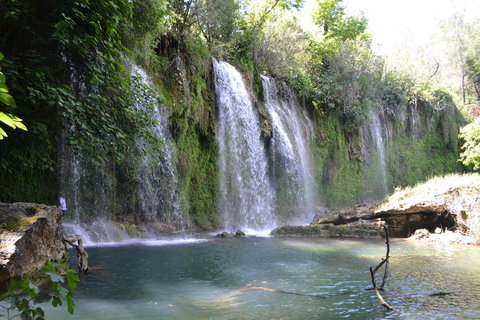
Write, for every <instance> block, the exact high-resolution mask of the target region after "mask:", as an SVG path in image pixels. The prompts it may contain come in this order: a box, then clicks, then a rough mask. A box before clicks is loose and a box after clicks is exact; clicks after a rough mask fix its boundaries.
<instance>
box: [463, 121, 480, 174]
mask: <svg viewBox="0 0 480 320" xmlns="http://www.w3.org/2000/svg"><path fill="white" fill-rule="evenodd" d="M460 138H461V139H463V140H464V141H465V142H464V144H463V146H462V150H463V152H462V153H461V154H460V161H461V162H462V163H463V164H464V165H465V166H470V165H471V166H473V169H474V170H478V169H480V117H478V118H477V119H476V120H475V121H474V122H472V123H470V124H468V125H466V126H465V127H463V128H462V129H461V131H460Z"/></svg>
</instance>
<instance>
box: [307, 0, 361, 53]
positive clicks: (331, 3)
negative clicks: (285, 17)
mask: <svg viewBox="0 0 480 320" xmlns="http://www.w3.org/2000/svg"><path fill="white" fill-rule="evenodd" d="M342 1H343V0H317V3H318V9H317V11H315V12H314V13H313V20H314V22H315V24H316V25H317V26H318V27H320V28H321V29H322V30H323V34H322V36H323V39H321V40H320V43H319V45H318V48H319V49H320V54H321V55H322V56H324V57H327V58H328V56H331V55H333V54H335V52H336V51H337V50H338V48H339V46H340V45H341V43H343V42H345V41H347V40H354V41H355V40H356V39H357V38H360V39H361V40H362V41H364V42H366V41H368V40H369V39H370V36H369V35H368V34H366V33H365V30H366V29H367V19H366V18H365V17H363V16H359V17H355V16H346V14H345V8H344V7H343V6H342V5H341V3H342Z"/></svg>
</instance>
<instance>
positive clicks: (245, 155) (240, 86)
mask: <svg viewBox="0 0 480 320" xmlns="http://www.w3.org/2000/svg"><path fill="white" fill-rule="evenodd" d="M213 66H214V76H215V92H216V97H217V106H218V123H217V125H218V127H217V132H216V136H217V141H218V145H219V170H220V204H219V208H220V212H221V214H222V216H223V219H224V226H225V228H226V229H228V230H234V229H237V228H244V229H254V230H268V229H272V228H274V227H276V225H277V222H276V218H275V215H274V188H273V186H272V184H271V181H270V179H269V177H268V159H267V155H266V152H265V146H264V144H263V142H262V140H261V128H260V125H259V120H258V115H257V113H256V111H255V109H254V106H253V103H252V98H251V96H250V93H249V91H248V89H247V86H246V84H245V81H244V79H243V77H242V75H241V74H240V72H238V71H237V70H236V69H235V68H234V67H233V66H232V65H230V64H228V63H226V62H221V61H217V60H214V61H213Z"/></svg>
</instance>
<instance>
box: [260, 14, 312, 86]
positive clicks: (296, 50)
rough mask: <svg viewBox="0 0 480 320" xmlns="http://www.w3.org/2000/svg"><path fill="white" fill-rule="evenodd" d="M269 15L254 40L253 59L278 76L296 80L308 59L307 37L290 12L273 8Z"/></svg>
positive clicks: (261, 66) (263, 68)
mask: <svg viewBox="0 0 480 320" xmlns="http://www.w3.org/2000/svg"><path fill="white" fill-rule="evenodd" d="M271 15H272V16H271V19H268V20H267V21H266V22H265V24H264V27H263V29H262V32H261V33H260V34H259V36H258V38H257V39H256V41H255V48H254V50H255V52H254V57H255V62H256V63H257V64H258V65H259V66H260V68H261V69H262V70H268V71H270V72H271V73H273V74H274V75H275V76H277V77H279V78H282V79H285V80H292V79H295V78H296V77H297V76H299V75H300V74H301V73H303V72H305V68H306V65H307V63H308V61H309V59H310V55H309V52H308V51H307V50H305V48H307V47H308V45H309V43H308V39H307V37H306V36H305V34H304V32H303V30H302V28H301V26H300V24H299V23H298V21H297V20H296V18H295V17H294V16H293V15H292V14H289V13H288V12H285V11H284V10H275V11H274V12H273V13H272V14H271ZM272 57H275V59H272Z"/></svg>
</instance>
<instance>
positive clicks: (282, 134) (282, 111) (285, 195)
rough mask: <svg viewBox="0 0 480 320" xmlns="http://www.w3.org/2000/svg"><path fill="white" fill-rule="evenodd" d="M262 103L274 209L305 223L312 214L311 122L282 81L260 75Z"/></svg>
mask: <svg viewBox="0 0 480 320" xmlns="http://www.w3.org/2000/svg"><path fill="white" fill-rule="evenodd" d="M262 83H263V92H264V100H265V107H266V108H267V110H268V112H269V114H270V117H271V119H272V138H271V143H270V155H271V164H272V172H273V176H274V182H275V188H276V201H275V202H276V209H277V214H278V215H279V220H281V222H282V223H283V224H284V223H295V224H298V223H307V222H310V221H311V218H312V217H313V215H314V196H315V182H314V179H313V169H312V166H311V155H310V152H309V149H308V142H309V141H310V140H311V138H312V137H313V125H312V122H311V121H310V119H309V118H308V116H307V114H306V112H305V110H304V109H302V108H300V106H299V104H298V101H297V99H296V95H295V93H294V92H293V90H292V89H291V88H289V87H288V86H287V85H286V84H285V83H283V82H278V81H275V80H273V79H270V78H268V77H262Z"/></svg>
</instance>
